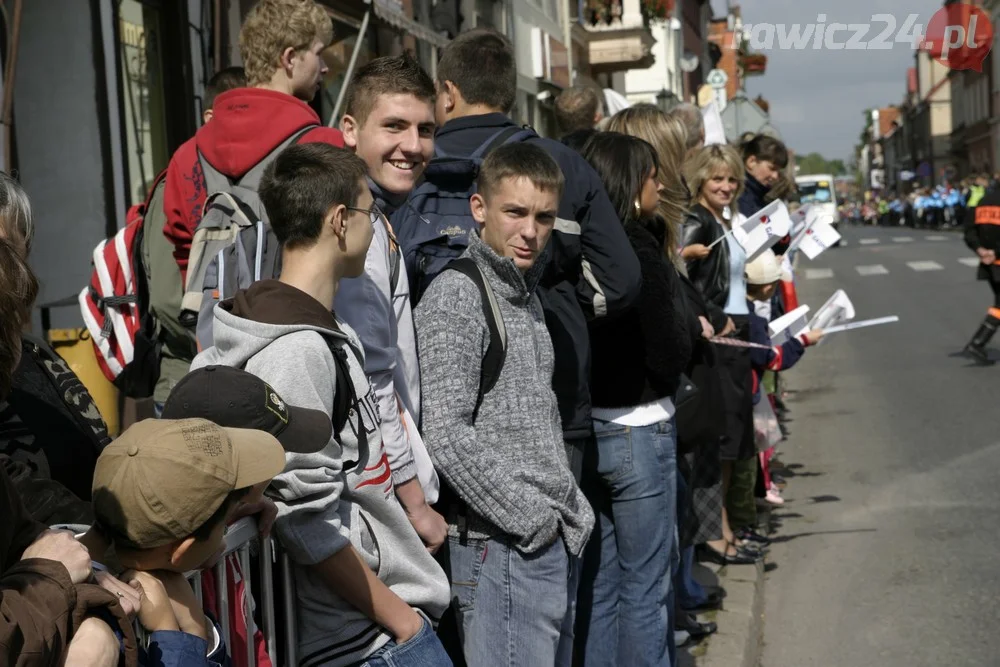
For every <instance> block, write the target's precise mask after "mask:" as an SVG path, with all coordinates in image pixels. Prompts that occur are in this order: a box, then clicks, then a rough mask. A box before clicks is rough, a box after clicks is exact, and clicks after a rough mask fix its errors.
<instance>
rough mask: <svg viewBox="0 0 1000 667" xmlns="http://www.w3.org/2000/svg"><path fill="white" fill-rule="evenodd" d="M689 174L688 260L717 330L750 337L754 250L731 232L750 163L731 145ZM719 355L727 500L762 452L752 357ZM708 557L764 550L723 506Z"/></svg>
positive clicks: (733, 352) (724, 558) (749, 555)
mask: <svg viewBox="0 0 1000 667" xmlns="http://www.w3.org/2000/svg"><path fill="white" fill-rule="evenodd" d="M685 175H686V178H687V182H688V184H689V186H690V187H691V192H692V195H693V196H694V198H695V200H696V203H695V204H694V206H693V207H692V208H691V211H690V212H689V213H688V217H687V220H686V221H685V223H684V230H683V246H684V248H683V250H682V251H681V256H682V257H684V258H685V259H686V260H687V268H688V276H689V278H690V279H691V282H692V283H693V284H694V285H695V287H696V288H697V289H698V291H699V292H701V294H702V296H703V297H704V299H705V307H706V309H707V310H708V313H709V319H710V320H711V322H712V326H713V327H715V329H716V331H718V332H719V333H720V334H721V335H722V336H728V335H732V336H735V337H737V338H740V339H742V340H747V339H748V337H749V323H748V319H747V318H748V315H749V311H748V310H747V305H746V280H745V277H744V264H745V262H746V253H745V252H744V251H743V248H742V247H741V246H740V244H739V243H738V242H737V241H736V239H735V238H733V235H732V234H729V231H730V228H731V224H732V223H733V221H734V220H736V219H737V218H736V215H735V213H734V211H733V209H734V208H735V206H736V200H737V198H738V197H739V195H740V191H741V189H742V185H743V179H744V171H743V161H742V159H741V158H740V155H739V153H737V152H736V150H735V149H733V148H731V147H729V146H706V147H705V148H703V149H701V150H700V151H699V152H698V153H697V154H695V155H694V157H692V159H691V160H690V161H689V162H688V163H687V164H686V165H685ZM716 352H717V354H716V357H717V360H718V364H719V366H720V369H721V382H720V385H721V386H720V390H721V394H722V404H723V405H722V407H723V410H724V412H725V429H724V435H723V437H722V438H721V440H720V444H719V459H720V460H721V462H722V497H723V498H725V497H726V493H727V491H728V489H729V483H730V480H731V479H732V472H733V464H734V462H736V461H741V460H750V459H752V458H753V457H754V456H755V454H756V450H755V447H754V442H753V423H752V419H751V417H752V401H751V392H750V383H751V373H750V355H749V354H748V353H747V350H746V349H744V348H739V347H724V346H719V349H718V350H717V351H716ZM701 557H702V559H703V560H711V561H714V562H718V563H723V564H725V563H752V562H755V561H756V560H758V559H759V558H760V553H759V552H758V551H756V550H754V549H752V548H751V545H744V544H740V543H738V542H737V540H736V536H735V535H734V534H733V531H732V528H731V526H730V525H729V518H728V513H727V512H726V509H725V506H724V504H723V508H722V539H721V540H712V541H709V542H707V543H706V544H705V545H704V548H703V549H702V550H701Z"/></svg>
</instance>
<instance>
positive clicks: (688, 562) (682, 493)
mask: <svg viewBox="0 0 1000 667" xmlns="http://www.w3.org/2000/svg"><path fill="white" fill-rule="evenodd" d="M687 500H688V495H687V484H686V482H685V480H684V476H683V475H680V474H678V475H677V524H678V530H679V529H680V524H681V523H682V522H683V521H684V520H685V519H686V518H687V512H689V511H690V508H688V506H687ZM680 555H681V560H680V569H679V570H678V571H677V572H675V573H674V590H675V591H676V594H677V606H679V607H680V608H681V609H692V608H694V607H698V606H700V605H703V604H705V602H707V601H708V593H706V592H705V589H704V588H702V586H701V584H699V583H698V581H697V580H696V579H695V578H694V576H693V575H692V573H691V569H692V568H693V567H694V547H693V546H690V547H687V548H686V549H684V550H682V551H681V552H680Z"/></svg>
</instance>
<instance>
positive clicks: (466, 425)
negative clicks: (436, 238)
mask: <svg viewBox="0 0 1000 667" xmlns="http://www.w3.org/2000/svg"><path fill="white" fill-rule="evenodd" d="M464 256H466V257H471V258H472V259H473V260H474V261H475V262H476V264H478V265H479V267H480V268H481V269H482V270H483V273H484V275H485V276H486V277H487V280H488V281H489V283H490V285H491V286H492V288H493V291H494V292H495V294H496V296H497V300H498V301H499V305H500V311H501V313H502V315H503V321H504V325H505V327H506V329H507V357H506V360H505V361H504V366H503V370H502V371H501V372H500V377H499V379H498V380H497V383H496V385H495V386H494V387H493V389H492V390H491V391H490V392H489V393H487V394H486V396H485V397H484V398H483V402H482V405H481V406H480V408H479V413H478V415H477V418H476V420H475V422H473V418H472V414H473V411H474V409H475V406H476V396H477V394H478V389H479V377H480V369H481V366H482V358H483V355H484V354H485V353H486V348H487V347H488V346H489V342H490V336H489V330H488V329H487V326H486V321H485V319H484V316H483V311H482V299H481V296H480V294H479V289H478V288H477V287H476V285H475V284H474V283H473V282H472V280H470V279H469V278H468V277H466V276H465V275H463V274H460V273H459V272H457V271H445V272H443V273H442V274H441V275H439V276H438V277H437V278H435V279H434V281H433V282H432V283H431V285H430V287H429V288H428V289H427V292H426V293H425V294H424V296H423V298H422V299H421V300H420V303H419V305H418V306H417V309H416V312H415V318H416V325H417V342H418V345H419V353H420V355H419V359H420V377H421V394H422V396H423V409H422V412H423V431H424V436H425V438H426V439H427V443H428V448H429V450H430V453H431V458H432V459H434V464H435V466H436V467H437V469H438V472H439V473H440V474H441V475H442V476H443V478H444V479H445V480H447V482H448V483H449V484H450V485H451V487H452V489H454V491H455V493H456V494H458V496H459V497H460V498H461V499H462V500H463V501H465V503H466V504H467V505H468V507H469V512H470V515H471V516H470V517H469V524H468V532H469V536H470V537H474V538H476V537H478V538H489V537H509V538H511V539H512V540H513V542H514V544H515V545H516V546H517V548H518V549H519V550H520V551H522V552H525V553H532V552H535V551H538V550H539V549H542V548H543V547H546V546H548V545H550V544H552V543H553V542H554V541H555V540H556V539H557V538H558V537H559V536H560V535H561V536H562V537H563V539H564V540H565V541H566V545H567V547H568V549H569V551H570V552H571V553H573V554H577V555H579V554H580V553H581V552H582V551H583V547H584V545H585V544H586V541H587V537H588V536H589V535H590V530H591V528H592V527H593V525H594V513H593V511H592V510H591V508H590V504H589V503H588V502H587V499H586V498H584V496H583V493H582V492H581V491H580V488H579V487H578V486H577V484H576V481H575V480H574V479H573V475H572V473H571V472H570V469H569V464H568V462H567V459H566V450H565V446H564V443H563V437H562V423H561V421H560V418H559V410H558V407H557V405H556V396H555V393H554V392H553V391H552V369H553V354H552V342H551V339H550V338H549V333H548V330H547V329H546V327H545V317H544V315H543V313H542V307H541V304H540V303H539V301H538V297H537V296H536V295H535V293H534V289H535V285H536V284H537V282H538V278H539V276H540V275H541V271H542V268H543V267H542V265H541V264H536V266H535V267H534V268H533V269H532V270H531V271H529V272H528V273H527V274H522V273H521V271H520V270H519V269H518V268H517V267H516V266H515V265H514V262H513V260H511V259H509V258H502V257H500V256H498V255H497V254H496V253H495V252H493V250H492V249H490V248H489V246H487V245H486V244H485V243H483V242H482V241H481V240H480V239H479V237H478V236H477V235H475V234H470V235H469V247H468V249H467V250H466V252H465V255H464ZM450 520H451V519H450ZM451 529H452V533H453V534H455V532H457V526H456V525H452V527H451Z"/></svg>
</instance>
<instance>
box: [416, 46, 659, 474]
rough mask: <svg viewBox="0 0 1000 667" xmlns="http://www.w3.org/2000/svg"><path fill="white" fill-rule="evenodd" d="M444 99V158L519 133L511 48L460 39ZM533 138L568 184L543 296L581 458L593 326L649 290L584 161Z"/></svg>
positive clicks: (445, 67)
mask: <svg viewBox="0 0 1000 667" xmlns="http://www.w3.org/2000/svg"><path fill="white" fill-rule="evenodd" d="M437 92H438V98H437V109H436V112H437V113H436V115H437V122H438V125H439V129H438V133H437V136H436V137H435V143H436V147H437V148H438V149H439V150H440V151H441V152H443V153H444V154H446V155H449V156H468V155H471V154H472V153H473V152H474V151H475V150H476V149H477V148H478V147H479V146H481V145H482V144H483V143H485V142H486V141H487V140H488V139H489V138H490V137H491V136H493V135H494V134H496V133H497V131H498V130H501V129H503V128H507V127H516V123H515V122H514V121H513V120H511V119H510V117H509V116H508V114H509V113H510V111H511V109H512V108H513V106H514V102H515V99H516V94H517V68H516V65H515V59H514V52H513V49H512V48H511V44H510V42H509V41H508V40H507V38H506V37H504V36H503V35H501V34H499V33H497V32H494V31H492V30H471V31H469V32H466V33H463V34H461V35H459V36H458V37H457V38H455V39H454V40H452V41H451V42H449V44H448V46H447V47H445V49H444V50H443V52H442V54H441V59H440V61H439V63H438V68H437ZM526 141H529V142H532V143H536V144H537V145H539V146H541V147H542V148H544V149H545V150H546V152H548V153H549V155H551V156H552V157H553V159H555V161H556V163H557V164H558V165H559V168H560V169H561V170H562V172H563V176H564V177H565V179H566V188H565V190H564V192H563V196H562V199H561V200H560V201H559V212H558V219H557V221H556V227H555V233H554V234H553V235H552V239H551V241H550V242H549V248H548V250H547V258H546V262H547V268H546V272H545V275H544V277H543V278H542V282H541V284H540V288H539V296H540V297H541V299H542V303H543V305H544V307H545V315H546V322H547V325H548V329H549V333H550V335H551V337H552V343H553V346H554V348H555V355H556V358H555V372H554V376H553V388H554V389H555V392H556V397H557V399H558V402H559V410H560V414H561V417H562V424H563V435H564V437H565V439H566V441H567V443H569V444H573V445H576V449H575V450H574V449H571V450H570V451H571V452H572V453H576V452H579V451H580V450H581V448H582V446H583V444H584V443H585V442H586V441H587V439H589V438H590V436H591V434H592V426H591V418H590V387H589V378H590V342H589V337H588V334H587V321H588V320H590V319H594V318H601V317H611V316H614V315H615V314H617V313H621V312H623V311H625V310H627V309H628V307H629V306H630V305H631V304H632V302H633V301H634V300H635V298H636V297H637V296H638V294H639V288H640V286H641V276H640V273H639V263H638V260H637V259H636V257H635V253H634V252H633V251H632V247H631V246H630V245H629V242H628V239H627V238H626V236H625V231H624V229H623V228H622V225H621V221H620V220H619V219H618V215H617V214H616V213H615V209H614V207H613V206H612V205H611V201H610V200H609V199H608V195H607V193H606V192H605V191H604V185H603V184H602V182H601V179H600V177H599V176H598V175H597V173H596V172H595V171H594V170H593V168H592V167H591V166H590V165H589V164H588V163H587V162H586V160H584V159H583V158H582V157H580V156H579V155H578V154H577V153H576V152H574V151H573V150H571V149H570V148H567V147H566V146H564V145H562V144H561V143H559V142H557V141H554V140H551V139H545V138H542V137H532V138H530V139H527V140H526ZM575 463H576V464H578V463H579V459H577V460H576V461H575Z"/></svg>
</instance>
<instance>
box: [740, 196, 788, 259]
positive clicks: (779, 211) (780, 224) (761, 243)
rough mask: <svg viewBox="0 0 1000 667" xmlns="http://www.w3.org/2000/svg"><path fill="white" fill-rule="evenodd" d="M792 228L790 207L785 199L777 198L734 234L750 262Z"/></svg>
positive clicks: (752, 216)
mask: <svg viewBox="0 0 1000 667" xmlns="http://www.w3.org/2000/svg"><path fill="white" fill-rule="evenodd" d="M734 227H735V225H734ZM791 229H792V220H791V218H789V217H788V209H787V208H785V203H784V202H783V201H781V200H780V199H776V200H774V201H773V202H771V203H770V204H768V205H767V206H765V207H764V208H762V209H760V210H759V211H757V212H756V213H754V214H753V215H751V216H750V217H749V218H747V220H746V222H744V223H743V224H742V225H741V226H740V228H739V230H737V231H734V232H733V236H734V237H735V238H736V240H737V241H739V243H740V245H741V246H743V250H745V251H746V253H747V262H748V263H749V262H752V261H754V260H755V259H757V258H758V257H759V256H760V255H761V253H763V252H764V251H765V250H768V249H769V248H771V247H772V246H773V245H774V244H775V243H777V242H778V241H780V240H781V239H782V238H784V237H785V236H787V235H788V232H789V231H791Z"/></svg>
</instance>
